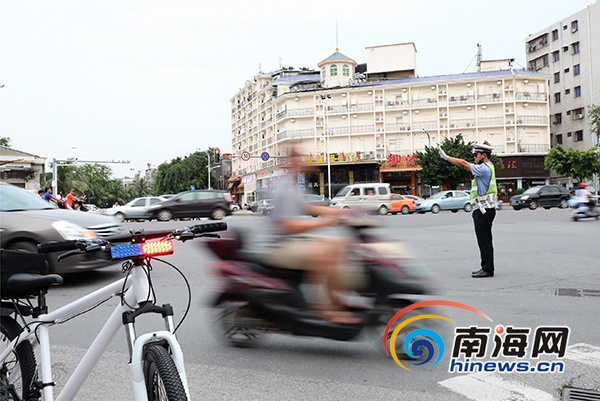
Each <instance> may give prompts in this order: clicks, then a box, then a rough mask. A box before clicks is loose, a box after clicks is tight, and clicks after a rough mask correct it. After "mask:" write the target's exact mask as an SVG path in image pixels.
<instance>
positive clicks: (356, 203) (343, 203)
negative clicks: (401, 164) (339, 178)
mask: <svg viewBox="0 0 600 401" xmlns="http://www.w3.org/2000/svg"><path fill="white" fill-rule="evenodd" d="M390 195H391V192H390V184H387V183H383V184H381V183H371V184H351V185H346V186H345V187H344V188H342V189H341V190H340V192H338V193H337V194H336V195H335V196H334V197H333V199H332V200H331V206H334V207H338V208H343V209H355V208H357V209H363V210H366V211H369V212H377V213H379V214H387V212H388V210H390V209H391V208H392V204H391V202H390Z"/></svg>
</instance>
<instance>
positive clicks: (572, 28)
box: [571, 20, 579, 32]
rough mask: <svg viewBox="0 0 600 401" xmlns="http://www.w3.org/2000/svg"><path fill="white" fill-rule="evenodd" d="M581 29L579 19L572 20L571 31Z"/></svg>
mask: <svg viewBox="0 0 600 401" xmlns="http://www.w3.org/2000/svg"><path fill="white" fill-rule="evenodd" d="M578 30H579V22H578V21H577V20H575V21H573V22H571V32H577V31H578Z"/></svg>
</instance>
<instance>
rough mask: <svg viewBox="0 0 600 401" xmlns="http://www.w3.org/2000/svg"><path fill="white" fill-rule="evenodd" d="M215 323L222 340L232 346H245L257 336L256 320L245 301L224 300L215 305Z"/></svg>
mask: <svg viewBox="0 0 600 401" xmlns="http://www.w3.org/2000/svg"><path fill="white" fill-rule="evenodd" d="M214 322H215V325H216V328H217V330H218V331H219V334H220V335H221V337H222V338H223V340H224V341H225V342H226V343H227V344H228V345H230V346H233V347H247V346H249V345H250V344H251V343H252V342H254V341H255V340H256V338H257V337H258V334H259V331H258V329H257V327H256V323H257V322H258V320H257V319H256V318H255V317H254V313H253V311H252V309H251V307H250V305H249V304H248V302H245V301H233V300H226V301H221V302H219V303H218V304H217V305H215V319H214Z"/></svg>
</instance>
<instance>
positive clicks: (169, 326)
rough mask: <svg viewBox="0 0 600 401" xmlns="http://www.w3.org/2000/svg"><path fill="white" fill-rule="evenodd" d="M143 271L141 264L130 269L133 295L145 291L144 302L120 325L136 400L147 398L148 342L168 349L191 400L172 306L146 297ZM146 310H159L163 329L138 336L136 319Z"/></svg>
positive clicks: (150, 311) (128, 314)
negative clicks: (146, 360)
mask: <svg viewBox="0 0 600 401" xmlns="http://www.w3.org/2000/svg"><path fill="white" fill-rule="evenodd" d="M146 274H147V272H144V271H143V268H141V267H138V268H134V269H133V272H132V279H133V280H137V281H136V285H135V286H134V288H135V289H136V294H132V295H134V296H135V297H136V298H137V299H138V300H139V299H140V298H138V296H140V295H142V294H144V295H145V296H144V298H145V299H146V301H142V302H139V305H140V307H138V308H137V309H135V310H133V311H127V312H123V325H124V326H125V334H126V336H127V345H128V347H129V370H130V372H131V379H132V385H133V393H134V397H135V400H136V401H142V400H143V401H147V399H148V398H147V393H146V391H147V390H146V383H145V377H144V352H145V350H146V348H147V346H148V345H151V344H159V345H160V346H163V347H165V348H166V349H167V350H168V351H169V353H170V355H171V358H172V359H173V362H174V363H175V366H176V368H177V371H178V372H179V377H180V378H181V382H182V384H183V387H184V388H185V392H186V395H187V399H188V400H190V399H191V398H190V393H189V388H188V383H187V376H186V373H185V366H184V363H183V362H184V361H183V352H182V350H181V346H180V345H179V342H178V341H177V338H176V337H175V334H173V333H174V331H175V326H174V324H173V307H172V306H171V305H170V304H164V305H162V306H157V305H154V304H153V303H152V301H153V299H152V297H148V294H150V293H151V292H149V291H148V290H150V288H149V286H148V277H147V276H146ZM140 275H142V276H143V277H140ZM144 288H145V289H144ZM126 295H128V294H126ZM126 298H127V297H126ZM148 298H150V299H148ZM126 302H127V299H126ZM146 313H160V314H161V315H162V317H163V319H164V321H165V330H161V331H155V332H150V333H145V334H142V335H140V336H139V337H138V336H137V333H136V330H135V319H136V318H137V317H138V316H140V315H143V314H146Z"/></svg>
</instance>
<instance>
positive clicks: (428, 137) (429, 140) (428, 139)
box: [423, 128, 431, 147]
mask: <svg viewBox="0 0 600 401" xmlns="http://www.w3.org/2000/svg"><path fill="white" fill-rule="evenodd" d="M423 132H424V133H426V134H427V141H428V142H429V147H431V137H430V136H429V132H427V130H426V129H425V128H423Z"/></svg>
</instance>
